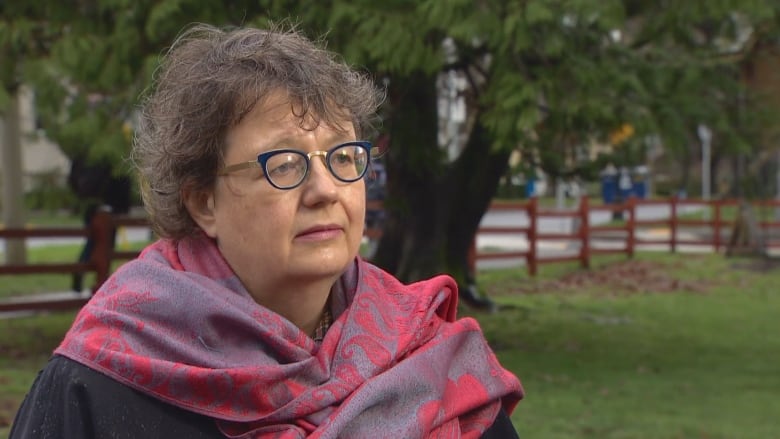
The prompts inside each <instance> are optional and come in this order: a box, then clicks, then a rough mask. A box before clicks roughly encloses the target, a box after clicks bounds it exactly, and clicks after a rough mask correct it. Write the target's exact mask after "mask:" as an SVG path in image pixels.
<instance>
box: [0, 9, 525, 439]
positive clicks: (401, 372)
mask: <svg viewBox="0 0 780 439" xmlns="http://www.w3.org/2000/svg"><path fill="white" fill-rule="evenodd" d="M382 99H383V95H382V93H381V92H380V91H379V90H378V89H377V88H376V86H375V85H374V83H373V82H372V81H370V80H369V79H368V77H367V76H366V75H364V74H361V73H359V72H357V71H355V70H353V69H351V68H349V67H348V66H347V65H346V64H345V63H344V62H343V61H340V60H339V58H337V57H336V55H334V54H333V53H331V52H328V51H325V50H324V49H322V48H320V47H319V46H318V45H316V44H315V43H312V42H311V41H310V40H308V39H306V38H304V37H303V36H302V35H301V34H300V33H299V32H298V31H296V30H294V29H282V28H279V27H274V28H272V29H270V30H261V29H254V28H233V29H218V28H215V27H211V26H208V25H196V26H194V27H192V28H190V29H188V30H186V31H185V32H184V33H183V34H182V35H181V36H180V37H179V38H178V39H177V41H176V42H175V43H174V45H173V47H172V48H171V49H170V51H169V52H168V53H167V55H166V56H165V58H164V60H163V64H162V67H161V70H160V71H159V73H158V74H157V77H156V83H155V87H154V91H153V93H152V94H151V95H150V96H149V97H148V98H147V99H146V101H145V103H144V107H143V111H142V113H141V117H140V124H139V126H138V128H137V132H136V138H135V142H134V151H133V158H134V161H135V163H136V165H137V168H138V172H139V174H140V181H141V186H142V193H143V199H144V203H145V207H146V209H147V210H148V212H149V216H150V219H151V221H152V223H153V227H154V229H155V231H156V233H157V234H158V236H160V237H161V238H160V240H158V241H157V242H155V243H153V244H151V245H150V246H149V247H147V248H146V249H145V250H144V251H143V252H142V253H141V255H140V256H139V257H138V258H137V259H136V260H133V261H130V262H128V263H126V264H124V265H123V266H122V267H121V268H119V269H118V270H117V271H116V272H115V273H114V274H113V275H112V276H111V277H110V278H109V279H108V281H107V282H105V283H104V284H103V286H102V287H101V288H100V289H99V290H98V292H97V293H96V294H95V296H93V298H92V299H91V300H90V301H89V303H87V304H86V305H85V307H84V308H83V309H82V310H81V311H80V313H79V314H78V316H77V317H76V319H75V321H74V323H73V325H72V327H71V329H70V330H69V331H68V333H67V334H66V336H65V338H64V340H63V341H62V343H61V344H60V346H59V347H58V348H57V349H56V350H55V351H54V355H53V356H52V358H51V360H50V361H49V363H48V365H46V367H45V368H44V369H43V371H42V373H41V374H39V376H38V378H37V379H36V381H35V383H34V384H33V386H32V389H31V391H30V393H29V394H28V395H27V397H26V399H25V401H24V403H23V404H22V406H21V408H20V409H19V411H18V413H17V416H16V419H15V421H14V423H13V426H12V429H11V438H12V439H17V438H38V437H40V438H43V437H46V438H76V437H78V438H108V437H110V438H190V439H192V438H217V437H233V438H266V437H269V438H271V437H272V438H337V437H338V438H428V437H437V438H457V437H463V438H478V437H483V438H512V437H517V433H516V431H515V429H514V427H513V425H512V423H511V422H510V420H509V414H511V413H512V411H513V410H514V409H515V407H516V405H517V403H518V401H519V400H520V399H521V398H522V397H523V391H522V387H521V384H520V381H519V380H518V378H517V377H516V376H515V375H513V374H512V373H510V372H509V371H507V370H506V369H504V368H503V367H502V366H501V364H500V363H499V362H498V360H497V358H496V356H495V354H494V353H493V351H492V350H491V348H490V347H489V346H488V344H487V342H486V341H485V338H484V335H483V334H482V332H481V330H480V328H479V326H478V324H477V322H476V321H475V320H473V319H471V318H462V319H458V318H457V317H456V311H457V297H458V294H457V291H456V284H455V282H454V281H453V279H452V278H450V277H449V276H445V275H440V276H437V277H434V278H431V279H429V280H425V281H420V282H417V283H413V284H408V285H407V284H403V283H401V282H399V281H398V280H397V279H395V278H394V277H393V276H392V275H390V274H388V273H386V272H384V271H382V270H381V269H379V268H377V267H375V266H373V265H371V264H369V263H367V262H366V261H364V260H362V259H361V258H360V257H359V255H358V250H359V247H360V242H361V237H362V235H363V227H364V216H365V202H366V194H365V181H364V176H365V174H366V172H367V170H368V169H369V167H370V159H371V155H372V145H371V143H370V142H369V141H367V140H364V139H367V138H369V136H370V135H371V130H372V123H373V121H374V119H375V114H376V110H377V108H378V106H379V105H380V104H381V100H382Z"/></svg>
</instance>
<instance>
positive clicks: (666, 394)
mask: <svg viewBox="0 0 780 439" xmlns="http://www.w3.org/2000/svg"><path fill="white" fill-rule="evenodd" d="M598 262H599V263H598V264H596V265H595V266H594V267H593V269H592V270H590V271H588V272H584V271H582V270H579V269H577V268H576V267H575V266H573V265H572V266H568V265H564V264H561V265H545V266H542V268H541V274H540V276H538V277H537V278H535V279H530V278H528V276H527V275H526V274H525V271H524V270H496V271H488V272H483V273H480V275H479V281H480V286H481V288H483V289H484V290H485V291H486V292H487V293H488V294H489V295H490V296H491V297H492V298H494V299H495V300H496V301H498V302H499V303H500V304H501V305H502V309H501V311H499V312H497V313H494V314H485V313H479V312H476V311H472V310H469V309H466V308H463V309H462V310H461V314H462V315H471V316H473V317H475V318H477V319H478V320H479V322H480V324H481V325H482V327H483V328H484V330H485V334H486V337H487V338H488V341H489V342H490V343H491V345H492V346H493V347H494V349H495V350H496V352H497V354H498V356H499V359H500V360H501V361H502V363H503V364H504V365H505V366H506V367H507V368H509V369H511V370H512V371H514V372H515V373H516V374H517V375H518V376H519V377H520V378H521V380H522V381H523V385H524V387H525V390H526V398H525V400H523V401H521V402H520V404H519V405H518V407H517V409H516V410H515V412H514V413H513V415H512V420H513V421H514V423H515V425H516V426H517V429H518V431H519V432H520V436H521V437H522V438H523V439H537V438H538V439H558V438H561V439H563V438H566V439H569V438H614V439H617V438H621V439H628V438H637V439H639V438H641V439H646V438H651V439H681V438H695V439H705V438H706V439H726V438H729V439H731V438H736V439H752V438H755V439H759V438H760V439H765V438H780V423H778V422H777V421H776V419H777V418H778V416H780V338H778V337H777V334H778V333H780V319H778V315H780V295H779V294H778V292H777V285H779V284H780V263H778V265H777V266H776V267H775V266H768V265H767V266H765V265H762V264H759V263H756V262H755V261H748V260H735V259H725V258H723V257H721V256H717V255H698V254H697V255H688V254H686V255H672V254H668V253H654V254H639V255H638V256H637V258H636V259H635V260H633V261H630V262H626V261H625V260H624V259H622V258H619V257H612V258H603V259H599V260H598ZM73 317H74V313H72V312H70V313H58V314H52V315H47V316H37V317H25V318H17V319H9V320H0V352H2V354H0V437H4V436H5V435H7V433H8V429H9V423H10V422H11V421H12V418H13V414H14V413H15V411H16V408H17V407H18V404H19V403H20V402H21V399H22V398H23V396H24V393H25V392H26V390H27V389H28V387H29V386H30V384H31V383H32V381H33V380H34V378H35V375H36V373H37V371H38V369H39V368H40V367H41V366H43V365H44V364H45V362H46V359H47V358H48V355H49V353H50V352H51V350H52V349H53V348H54V347H55V346H56V345H57V343H58V342H59V341H60V338H61V337H62V334H63V333H64V331H65V330H66V329H67V327H68V326H69V324H70V322H71V321H72V319H73Z"/></svg>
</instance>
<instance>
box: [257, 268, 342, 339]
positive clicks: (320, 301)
mask: <svg viewBox="0 0 780 439" xmlns="http://www.w3.org/2000/svg"><path fill="white" fill-rule="evenodd" d="M334 282H335V280H334V279H328V280H325V281H318V282H316V283H306V284H303V283H296V284H292V285H290V284H288V285H285V287H284V288H275V289H273V291H274V292H273V294H266V295H259V294H252V292H250V294H252V297H253V298H254V299H255V301H256V302H257V303H258V304H260V305H262V306H264V307H266V308H268V309H270V310H271V311H274V312H275V313H277V314H279V315H281V316H282V317H284V318H286V319H287V320H289V321H290V322H292V323H293V324H294V325H295V326H297V327H298V328H300V329H301V331H303V332H305V333H306V334H308V335H309V336H310V337H314V334H315V331H316V329H317V327H318V326H319V325H320V322H321V321H322V316H323V311H324V310H325V308H326V306H327V305H328V298H329V297H330V291H331V288H332V287H333V284H334ZM269 290H270V289H269Z"/></svg>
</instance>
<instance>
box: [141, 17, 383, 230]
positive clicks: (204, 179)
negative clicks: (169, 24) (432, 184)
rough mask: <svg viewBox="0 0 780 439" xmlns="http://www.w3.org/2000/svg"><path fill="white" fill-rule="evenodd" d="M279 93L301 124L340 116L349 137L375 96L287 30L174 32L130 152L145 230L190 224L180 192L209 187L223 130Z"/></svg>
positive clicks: (363, 129) (365, 121) (362, 129)
mask: <svg viewBox="0 0 780 439" xmlns="http://www.w3.org/2000/svg"><path fill="white" fill-rule="evenodd" d="M279 91H282V92H284V93H286V94H287V96H289V98H290V101H291V105H293V107H294V108H295V114H296V116H299V117H301V123H302V124H303V123H304V119H305V118H307V120H309V119H308V118H313V120H315V122H316V124H319V123H325V124H328V125H330V126H333V127H340V125H339V124H340V123H341V124H343V123H344V121H347V120H349V121H351V122H352V124H353V126H354V129H355V132H356V134H357V135H358V137H359V138H361V137H362V138H366V136H369V135H373V134H374V124H375V122H376V121H377V109H378V107H379V105H380V104H381V102H382V99H383V93H382V91H381V90H380V89H379V88H378V87H377V86H376V85H375V83H374V82H373V81H372V80H371V79H370V78H369V77H368V75H366V74H365V73H360V72H358V71H356V70H354V69H352V68H351V67H349V66H348V65H347V64H346V63H345V62H344V61H343V60H341V59H340V58H339V57H338V56H337V55H336V54H334V53H332V52H329V51H327V50H326V49H324V48H323V47H322V46H321V45H320V44H319V43H318V42H314V41H311V40H309V39H307V38H305V37H304V36H302V35H301V34H300V33H299V32H298V31H297V30H296V29H294V28H289V29H281V28H280V27H276V26H274V27H272V28H270V29H267V30H263V29H255V28H232V29H220V28H217V27H214V26H210V25H205V24H196V25H194V26H192V27H190V28H189V29H187V30H185V31H184V32H183V33H182V34H181V35H180V36H179V38H177V39H176V41H175V42H174V44H173V45H172V47H171V49H170V50H169V51H168V52H167V54H166V55H165V56H164V58H163V61H162V64H161V66H160V68H159V70H158V71H157V72H156V76H155V81H154V86H153V87H152V92H151V94H150V95H148V96H147V97H146V99H145V100H144V102H143V105H142V109H141V112H140V114H139V119H138V125H137V127H136V131H135V139H134V142H133V151H132V157H131V158H132V161H133V163H134V165H135V166H136V169H137V171H138V173H139V179H140V181H141V195H142V197H143V201H144V205H145V207H146V210H147V212H148V214H149V216H150V220H151V223H152V228H153V229H154V231H155V233H157V234H158V235H159V236H161V237H164V238H170V239H181V238H183V237H186V236H188V235H191V234H193V233H194V232H195V231H196V230H198V226H197V224H196V223H195V222H194V221H193V219H192V218H191V217H190V215H189V213H188V212H187V209H186V208H185V205H184V202H183V198H182V190H183V189H184V188H188V189H191V190H194V191H203V190H209V189H212V188H213V186H214V184H215V182H216V178H217V172H218V170H219V169H220V168H221V167H222V166H223V165H224V158H223V153H224V148H225V137H226V135H227V131H228V130H229V129H230V128H231V127H234V126H235V125H237V124H238V123H239V122H240V121H241V120H242V119H243V118H244V117H245V116H246V115H247V114H248V113H249V112H250V111H251V110H252V108H254V107H255V106H256V105H258V104H262V102H263V100H264V99H266V98H268V97H269V96H270V95H272V94H273V93H275V92H279ZM316 124H315V125H316ZM306 126H307V127H309V125H308V124H307V125H306Z"/></svg>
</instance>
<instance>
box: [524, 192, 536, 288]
mask: <svg viewBox="0 0 780 439" xmlns="http://www.w3.org/2000/svg"><path fill="white" fill-rule="evenodd" d="M537 210H538V209H537V200H536V197H531V199H530V200H529V201H528V254H527V255H526V258H527V259H526V265H527V266H528V274H530V275H531V276H536V217H537Z"/></svg>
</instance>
